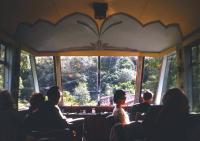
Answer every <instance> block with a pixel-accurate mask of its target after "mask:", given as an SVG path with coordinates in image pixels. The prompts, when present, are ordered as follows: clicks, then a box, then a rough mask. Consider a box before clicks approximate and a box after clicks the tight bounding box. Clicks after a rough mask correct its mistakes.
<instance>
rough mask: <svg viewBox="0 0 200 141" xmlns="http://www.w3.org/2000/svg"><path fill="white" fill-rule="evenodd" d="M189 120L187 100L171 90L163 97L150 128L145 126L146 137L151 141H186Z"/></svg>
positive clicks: (175, 89)
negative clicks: (159, 109)
mask: <svg viewBox="0 0 200 141" xmlns="http://www.w3.org/2000/svg"><path fill="white" fill-rule="evenodd" d="M188 118H189V104H188V99H187V97H186V96H185V95H184V93H183V92H182V91H181V90H180V89H178V88H173V89H170V90H168V91H167V92H166V94H165V95H164V97H163V106H162V108H161V111H160V112H159V114H158V116H157V119H155V120H154V121H151V122H153V124H151V125H152V126H146V125H150V124H146V121H145V120H144V124H146V125H144V126H145V130H146V133H147V136H148V138H149V139H150V140H152V141H161V140H162V141H187V136H186V135H187V134H186V129H187V126H188Z"/></svg>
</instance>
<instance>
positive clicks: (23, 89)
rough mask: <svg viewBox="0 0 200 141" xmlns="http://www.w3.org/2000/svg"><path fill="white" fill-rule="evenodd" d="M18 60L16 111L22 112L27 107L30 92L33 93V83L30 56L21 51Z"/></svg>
mask: <svg viewBox="0 0 200 141" xmlns="http://www.w3.org/2000/svg"><path fill="white" fill-rule="evenodd" d="M20 60H21V61H20V77H19V98H18V109H19V110H22V109H27V108H28V106H29V97H30V95H31V94H32V92H34V82H33V75H32V68H31V64H30V54H29V53H27V52H25V51H21V59H20Z"/></svg>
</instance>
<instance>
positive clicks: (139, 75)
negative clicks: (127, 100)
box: [134, 56, 144, 103]
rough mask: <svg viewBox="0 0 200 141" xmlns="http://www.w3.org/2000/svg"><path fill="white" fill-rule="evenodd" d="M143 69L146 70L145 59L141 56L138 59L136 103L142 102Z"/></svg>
mask: <svg viewBox="0 0 200 141" xmlns="http://www.w3.org/2000/svg"><path fill="white" fill-rule="evenodd" d="M143 68H144V57H143V56H139V57H138V59H137V73H136V88H135V100H134V103H139V102H140V95H141V90H142V78H143Z"/></svg>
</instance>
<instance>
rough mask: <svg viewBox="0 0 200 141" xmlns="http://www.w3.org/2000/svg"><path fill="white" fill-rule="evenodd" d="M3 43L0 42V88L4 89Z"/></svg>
mask: <svg viewBox="0 0 200 141" xmlns="http://www.w3.org/2000/svg"><path fill="white" fill-rule="evenodd" d="M5 49H6V47H5V45H3V44H2V43H1V42H0V89H4V88H5V85H4V81H5V79H4V78H5V75H4V74H5V73H4V72H5Z"/></svg>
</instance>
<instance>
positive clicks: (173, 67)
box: [167, 53, 177, 90]
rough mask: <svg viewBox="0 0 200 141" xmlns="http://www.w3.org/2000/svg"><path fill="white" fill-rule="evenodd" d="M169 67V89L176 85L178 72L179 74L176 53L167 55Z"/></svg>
mask: <svg viewBox="0 0 200 141" xmlns="http://www.w3.org/2000/svg"><path fill="white" fill-rule="evenodd" d="M167 64H169V68H168V79H167V90H168V89H170V88H174V87H176V74H177V64H176V53H174V54H172V55H170V56H168V57H167Z"/></svg>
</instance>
